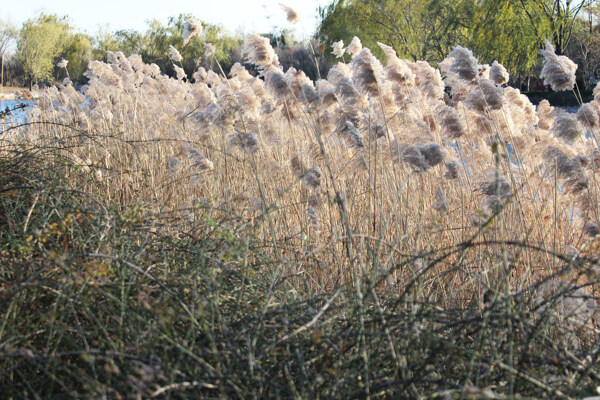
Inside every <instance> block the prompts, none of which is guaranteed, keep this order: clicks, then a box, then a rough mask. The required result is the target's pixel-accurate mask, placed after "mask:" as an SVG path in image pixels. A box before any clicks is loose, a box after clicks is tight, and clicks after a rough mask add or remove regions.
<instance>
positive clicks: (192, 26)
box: [183, 18, 202, 47]
mask: <svg viewBox="0 0 600 400" xmlns="http://www.w3.org/2000/svg"><path fill="white" fill-rule="evenodd" d="M201 33H202V23H201V22H200V21H198V20H197V19H196V18H190V19H188V20H187V21H185V22H184V23H183V46H184V47H185V46H186V45H187V44H188V43H189V42H190V40H192V39H193V38H195V37H198V36H200V34H201Z"/></svg>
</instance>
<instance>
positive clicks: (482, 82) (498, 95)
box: [464, 78, 504, 112]
mask: <svg viewBox="0 0 600 400" xmlns="http://www.w3.org/2000/svg"><path fill="white" fill-rule="evenodd" d="M503 102H504V100H503V93H502V89H501V88H499V87H497V86H496V85H494V84H493V83H492V81H490V80H488V79H483V78H482V79H479V88H478V89H476V90H474V91H472V92H471V93H469V95H468V96H467V98H466V99H465V101H464V103H465V105H466V106H467V107H468V108H471V109H473V110H475V111H479V112H483V111H484V110H486V109H491V110H499V109H501V108H502V104H503Z"/></svg>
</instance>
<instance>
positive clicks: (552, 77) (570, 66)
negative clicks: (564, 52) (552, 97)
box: [540, 40, 577, 91]
mask: <svg viewBox="0 0 600 400" xmlns="http://www.w3.org/2000/svg"><path fill="white" fill-rule="evenodd" d="M540 54H541V55H542V56H543V57H544V66H543V68H542V72H541V73H540V78H544V84H545V85H550V86H551V87H552V90H554V91H562V90H573V87H574V86H575V71H577V64H575V63H574V62H573V61H571V60H570V59H569V58H567V57H565V56H558V55H556V54H555V53H554V46H552V43H550V41H548V40H546V49H544V50H540Z"/></svg>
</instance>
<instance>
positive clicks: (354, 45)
mask: <svg viewBox="0 0 600 400" xmlns="http://www.w3.org/2000/svg"><path fill="white" fill-rule="evenodd" d="M361 50H362V43H361V42H360V39H359V38H358V37H356V36H354V37H353V38H352V41H351V42H350V44H349V45H348V48H346V51H347V52H348V53H350V55H351V56H352V57H356V56H357V55H358V53H360V51H361Z"/></svg>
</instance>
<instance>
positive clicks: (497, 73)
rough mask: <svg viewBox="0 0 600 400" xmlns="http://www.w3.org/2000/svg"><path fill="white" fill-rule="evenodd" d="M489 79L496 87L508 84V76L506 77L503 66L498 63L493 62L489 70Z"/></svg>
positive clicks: (506, 73)
mask: <svg viewBox="0 0 600 400" xmlns="http://www.w3.org/2000/svg"><path fill="white" fill-rule="evenodd" d="M490 79H491V80H492V82H494V83H495V84H496V85H504V84H506V83H508V80H509V79H510V76H509V75H508V71H507V70H506V68H504V65H502V64H500V63H499V62H498V61H494V62H493V63H492V67H491V68H490Z"/></svg>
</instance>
